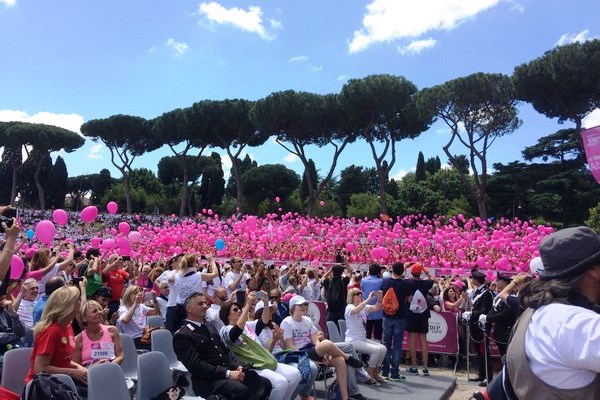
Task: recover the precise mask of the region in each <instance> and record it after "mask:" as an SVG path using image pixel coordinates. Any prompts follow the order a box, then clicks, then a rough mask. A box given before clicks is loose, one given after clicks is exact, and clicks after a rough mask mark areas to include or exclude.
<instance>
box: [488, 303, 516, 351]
mask: <svg viewBox="0 0 600 400" xmlns="http://www.w3.org/2000/svg"><path fill="white" fill-rule="evenodd" d="M486 321H487V322H488V323H493V324H494V338H495V339H496V341H498V342H502V343H506V344H507V343H508V338H509V337H510V331H511V330H512V327H513V325H514V324H515V322H516V321H517V316H516V315H515V314H514V313H513V311H512V310H511V309H510V307H509V306H508V304H506V303H505V302H503V301H502V299H500V298H499V297H496V298H495V299H494V302H493V306H492V310H491V311H490V312H489V313H488V314H487V319H486Z"/></svg>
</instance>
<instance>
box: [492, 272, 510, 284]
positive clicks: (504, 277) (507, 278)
mask: <svg viewBox="0 0 600 400" xmlns="http://www.w3.org/2000/svg"><path fill="white" fill-rule="evenodd" d="M496 280H497V281H504V282H509V283H510V281H512V278H511V277H510V276H508V275H503V274H501V273H500V272H498V274H497V275H496Z"/></svg>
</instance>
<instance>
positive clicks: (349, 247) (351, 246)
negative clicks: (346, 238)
mask: <svg viewBox="0 0 600 400" xmlns="http://www.w3.org/2000/svg"><path fill="white" fill-rule="evenodd" d="M346 250H348V251H349V252H353V251H354V243H352V242H348V243H346Z"/></svg>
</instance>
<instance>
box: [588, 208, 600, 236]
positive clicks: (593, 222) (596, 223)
mask: <svg viewBox="0 0 600 400" xmlns="http://www.w3.org/2000/svg"><path fill="white" fill-rule="evenodd" d="M589 214H590V216H589V218H588V219H587V220H586V221H585V224H586V225H587V226H589V227H590V228H592V229H593V230H595V231H596V232H600V203H598V204H596V206H594V207H592V208H590V211H589Z"/></svg>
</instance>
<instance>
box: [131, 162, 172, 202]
mask: <svg viewBox="0 0 600 400" xmlns="http://www.w3.org/2000/svg"><path fill="white" fill-rule="evenodd" d="M130 179H131V186H132V187H137V188H143V189H144V191H145V192H146V193H148V194H149V195H158V196H160V195H162V193H163V192H164V187H163V184H162V183H161V181H160V180H159V179H158V178H157V177H156V175H154V172H152V171H150V170H149V169H148V168H135V169H133V170H132V171H131V175H130Z"/></svg>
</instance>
